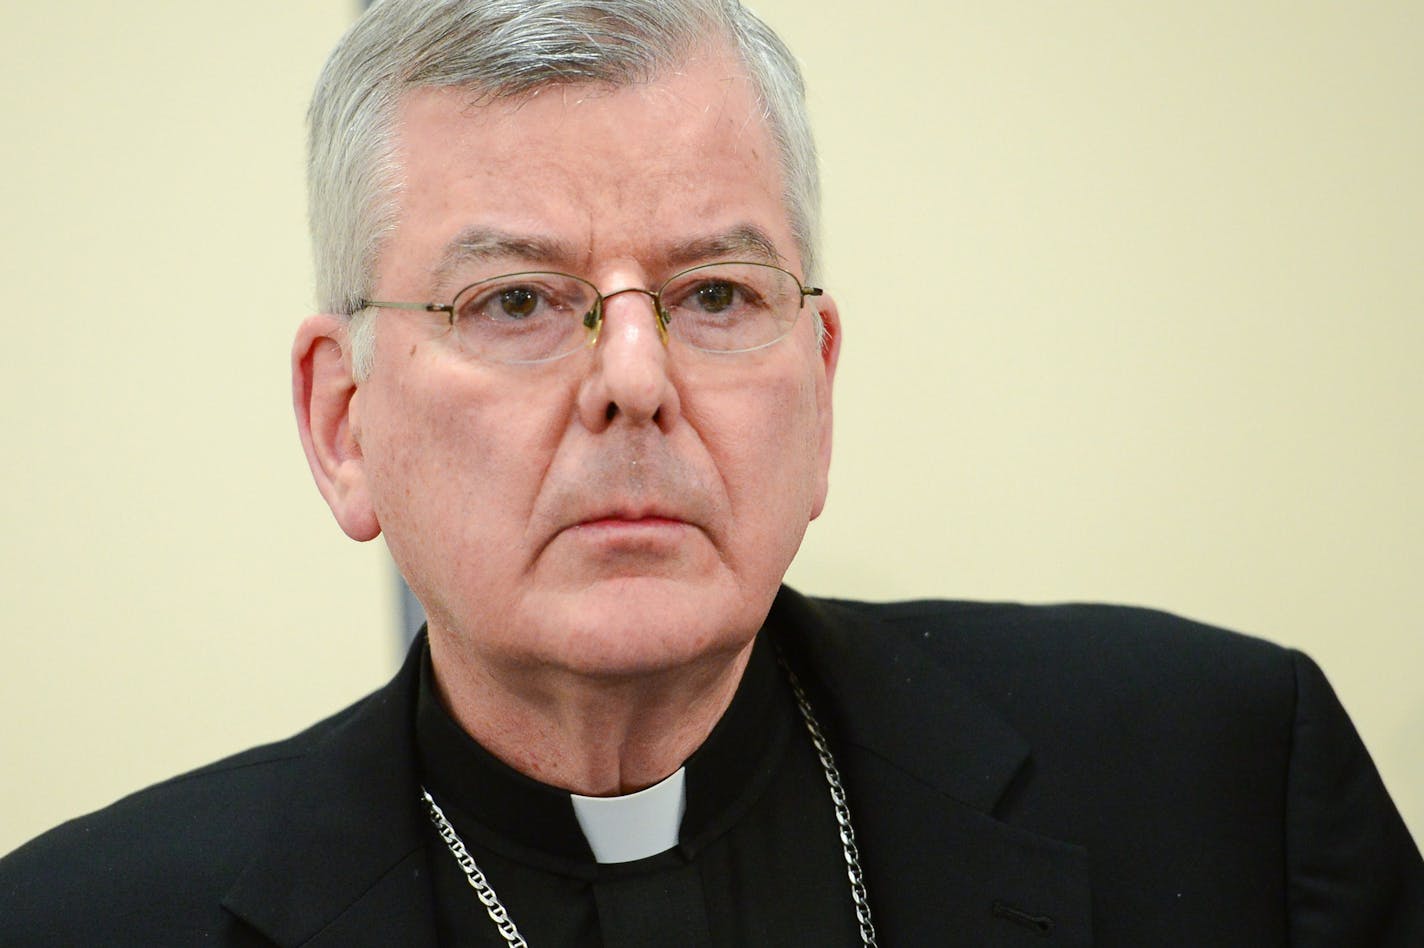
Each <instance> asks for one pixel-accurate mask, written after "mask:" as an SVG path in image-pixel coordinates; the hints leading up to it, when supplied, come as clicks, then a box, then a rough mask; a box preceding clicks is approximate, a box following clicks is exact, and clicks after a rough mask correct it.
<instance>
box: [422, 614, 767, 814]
mask: <svg viewBox="0 0 1424 948" xmlns="http://www.w3.org/2000/svg"><path fill="white" fill-rule="evenodd" d="M752 645H753V642H751V641H749V642H747V643H746V644H745V645H744V646H742V647H741V648H740V649H738V650H736V651H733V652H728V653H716V654H713V655H708V656H703V657H702V658H700V659H698V660H697V661H696V662H694V663H692V664H690V665H682V666H678V667H676V668H671V669H660V670H657V671H653V672H646V673H640V674H637V675H619V676H588V675H582V674H578V673H574V672H569V671H566V670H561V669H551V668H548V667H547V666H538V667H533V668H531V667H527V666H517V667H505V666H498V665H492V664H490V663H487V662H481V661H479V660H478V658H476V657H474V656H471V655H469V654H468V653H467V652H465V651H462V650H460V649H458V648H456V647H453V646H454V641H453V640H452V639H451V637H449V636H446V635H441V634H439V633H438V632H437V631H436V630H434V629H432V630H431V634H430V656H431V664H432V666H433V668H434V670H435V683H436V689H437V691H438V693H439V695H440V699H441V701H442V703H444V705H445V707H446V709H447V710H448V711H449V712H450V715H451V716H452V717H453V718H454V719H455V720H456V721H457V722H458V723H459V724H460V726H461V727H462V728H463V729H464V730H465V732H466V733H468V734H469V735H470V736H471V737H473V738H474V739H475V740H477V741H479V743H480V744H481V745H482V746H483V747H484V748H485V750H487V751H489V752H490V753H491V754H493V755H494V756H496V757H498V758H499V759H500V760H502V761H504V763H506V764H508V765H509V766H510V767H513V768H514V769H515V770H518V771H519V772H520V773H523V774H524V775H525V776H528V777H532V778H533V779H535V780H538V781H540V782H541V783H545V784H549V785H551V786H555V787H562V788H564V789H566V790H571V791H573V792H575V793H579V794H583V795H585V796H613V795H617V794H624V793H633V792H635V791H638V790H642V789H644V788H646V787H649V786H651V785H653V784H655V783H657V782H658V781H660V780H662V779H664V778H665V777H667V776H668V775H669V774H671V773H672V772H673V771H675V770H677V768H678V767H680V766H682V763H683V761H685V760H686V759H687V758H688V757H690V756H691V755H692V753H693V752H694V751H695V750H697V748H698V747H700V746H701V745H702V743H703V741H705V740H706V739H707V735H708V734H710V733H711V731H712V728H713V727H714V726H715V725H716V724H717V722H718V720H720V719H721V717H722V714H723V712H725V711H726V710H727V706H728V705H729V704H730V703H731V701H732V696H733V695H734V694H735V693H736V690H737V685H738V684H739V683H740V682H741V679H742V673H743V671H744V670H745V669H746V665H747V659H748V658H749V657H750V656H751V650H752Z"/></svg>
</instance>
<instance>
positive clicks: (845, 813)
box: [420, 662, 876, 948]
mask: <svg viewBox="0 0 1424 948" xmlns="http://www.w3.org/2000/svg"><path fill="white" fill-rule="evenodd" d="M781 666H782V668H784V669H785V670H786V677H787V679H788V680H789V681H790V682H791V690H792V692H793V693H794V694H795V695H796V707H797V708H798V709H800V711H801V719H802V720H803V721H805V722H806V730H807V731H808V732H809V733H810V735H811V743H812V744H813V745H815V748H816V756H817V757H818V758H820V761H821V770H822V772H823V773H824V774H825V775H826V785H827V786H828V787H830V790H831V803H832V804H833V805H834V806H835V810H836V825H837V826H838V827H839V828H840V837H841V852H842V853H844V854H845V861H846V875H847V877H848V878H849V879H850V898H851V901H852V902H854V903H855V918H856V921H857V922H859V923H860V943H861V944H862V945H865V946H866V948H876V944H875V925H874V924H873V923H872V922H871V920H870V902H869V900H868V899H867V898H866V894H865V876H864V874H863V873H862V872H861V869H860V851H859V850H858V849H856V847H855V828H854V827H852V826H851V824H850V807H848V806H847V805H846V794H845V787H843V786H842V785H841V773H840V771H839V770H837V769H836V759H835V758H834V757H833V756H831V748H830V745H829V744H827V743H826V736H825V734H823V733H822V732H821V724H820V722H819V721H817V720H816V715H815V714H813V713H812V712H811V702H810V701H808V700H807V698H806V692H805V691H804V690H802V688H801V682H800V680H799V679H798V678H797V677H796V673H795V672H793V671H792V670H791V669H790V668H789V667H787V665H786V663H785V662H782V663H781ZM420 796H421V799H423V800H424V801H425V806H426V808H427V809H428V810H429V811H430V822H432V823H434V824H435V829H436V830H437V831H438V832H439V833H440V838H441V839H442V840H444V841H445V845H446V846H448V847H449V849H450V853H451V855H453V856H454V857H455V861H456V862H457V863H459V864H460V869H461V870H462V871H463V872H464V873H465V881H466V882H468V883H469V884H470V888H472V889H474V890H475V895H476V897H478V898H479V900H480V904H481V905H483V906H484V907H485V911H486V912H488V913H489V917H490V921H492V922H494V924H495V927H496V928H498V929H499V933H500V935H501V936H502V937H503V938H504V940H505V942H506V943H507V944H509V945H510V946H511V948H529V943H528V942H527V941H525V940H524V936H523V935H521V934H519V929H518V928H517V927H516V926H515V924H514V919H512V918H510V917H509V910H508V909H506V908H505V907H504V903H503V902H501V901H500V900H499V896H497V895H495V894H494V887H493V886H491V885H490V884H489V880H488V879H486V878H485V874H484V873H483V872H482V871H481V870H480V867H479V865H478V864H476V862H475V858H474V857H473V856H471V855H470V852H469V850H468V849H466V848H465V843H464V841H463V840H462V839H460V834H459V833H456V832H455V827H453V826H451V825H450V821H449V820H448V819H446V818H445V811H444V810H441V809H440V805H439V804H438V803H436V802H435V798H434V797H432V796H431V795H430V791H429V790H427V789H425V788H424V787H421V788H420Z"/></svg>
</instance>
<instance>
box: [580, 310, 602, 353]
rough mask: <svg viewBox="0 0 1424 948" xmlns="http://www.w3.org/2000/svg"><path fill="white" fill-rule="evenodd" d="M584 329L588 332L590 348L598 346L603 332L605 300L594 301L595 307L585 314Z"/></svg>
mask: <svg viewBox="0 0 1424 948" xmlns="http://www.w3.org/2000/svg"><path fill="white" fill-rule="evenodd" d="M583 328H584V329H587V330H588V344H589V346H590V347H592V346H596V345H598V336H599V334H600V333H602V332H603V300H594V301H593V307H592V308H591V309H589V311H588V312H586V313H584V314H583Z"/></svg>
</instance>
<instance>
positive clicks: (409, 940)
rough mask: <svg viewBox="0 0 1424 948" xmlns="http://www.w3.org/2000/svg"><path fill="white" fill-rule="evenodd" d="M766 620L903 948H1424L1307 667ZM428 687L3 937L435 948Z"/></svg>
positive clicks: (395, 689) (783, 601) (197, 809)
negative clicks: (830, 749) (823, 736)
mask: <svg viewBox="0 0 1424 948" xmlns="http://www.w3.org/2000/svg"><path fill="white" fill-rule="evenodd" d="M768 627H769V629H771V630H772V632H773V634H774V635H775V636H776V637H777V638H778V640H779V641H780V643H781V646H782V650H783V652H784V654H785V656H786V658H787V660H788V662H789V663H790V664H791V665H792V666H793V668H795V669H796V671H797V672H798V675H799V676H800V677H801V679H802V681H803V683H804V684H805V685H806V688H807V690H808V692H809V693H810V696H811V700H812V702H813V704H814V705H815V707H816V709H817V713H818V715H819V716H820V717H821V718H822V721H823V723H824V724H825V725H826V726H827V729H828V730H829V731H830V732H831V740H832V743H833V745H834V750H835V754H836V757H837V760H838V762H839V764H840V768H841V771H842V774H843V777H844V779H845V783H846V788H847V793H848V797H849V804H850V807H851V811H852V816H853V820H854V822H855V825H856V830H857V833H858V836H859V840H860V848H861V857H862V861H863V865H864V867H865V873H866V881H867V885H868V887H869V892H870V900H871V904H872V908H873V911H874V913H875V922H876V925H877V927H878V929H879V934H880V944H881V945H883V946H886V948H904V946H939V945H964V946H976V948H978V946H998V945H1003V946H1010V945H1024V946H1050V945H1099V946H1130V948H1159V946H1173V945H1181V946H1193V948H1201V946H1212V948H1217V946H1236V945H1240V946H1249V948H1267V946H1274V945H1292V946H1401V948H1404V946H1409V948H1418V946H1421V945H1424V864H1421V861H1420V857H1419V851H1418V849H1417V848H1416V847H1415V845H1414V844H1413V842H1412V841H1411V839H1410V837H1409V834H1408V832H1407V831H1406V830H1405V828H1404V826H1403V824H1402V822H1401V821H1400V818H1399V815H1398V813H1397V812H1396V811H1395V809H1394V806H1393V805H1392V804H1391V802H1390V800H1389V798H1388V796H1387V795H1386V793H1385V790H1384V788H1383V786H1382V785H1381V783H1380V780H1379V777H1378V775H1377V774H1376V772H1375V769H1374V767H1373V765H1372V764H1371V762H1370V760H1369V757H1368V755H1367V754H1366V752H1365V749H1364V747H1363V746H1362V745H1361V743H1360V741H1359V739H1358V737H1357V736H1356V734H1355V732H1354V730H1353V728H1352V727H1351V725H1350V723H1349V720H1348V718H1347V717H1346V716H1345V713H1344V712H1343V710H1342V709H1341V708H1340V706H1339V704H1338V702H1337V701H1336V700H1335V697H1334V695H1333V694H1332V693H1331V691H1330V688H1329V686H1328V685H1327V684H1326V682H1325V679H1324V677H1323V676H1322V675H1321V674H1320V672H1319V670H1318V669H1317V668H1316V667H1315V666H1314V665H1313V664H1312V663H1311V662H1310V661H1309V660H1308V659H1307V658H1305V657H1304V656H1302V655H1300V654H1298V653H1294V652H1291V651H1287V650H1285V649H1281V648H1279V647H1276V646H1273V645H1270V644H1267V643H1265V642H1261V641H1257V640H1253V639H1248V638H1245V637H1242V636H1237V635H1233V634H1231V633H1227V632H1222V631H1220V630H1215V629H1210V628H1207V627H1204V626H1200V625H1196V624H1193V623H1189V622H1186V621H1184V620H1181V619H1176V618H1173V617H1170V616H1166V615H1163V614H1159V613H1153V612H1147V611H1143V610H1134V609H1122V608H1112V607H1102V606H1062V607H1052V608H1031V607H1020V606H1009V605H982V604H969V603H943V602H922V603H902V604H891V605H870V604H865V603H854V602H838V601H828V600H809V599H805V598H803V597H801V596H799V595H797V594H796V593H794V592H791V591H789V590H783V591H782V594H781V595H780V596H779V597H778V599H777V602H776V605H775V607H774V608H773V610H772V615H771V617H770V618H769V620H768ZM415 654H416V653H415V652H413V653H412V655H415ZM417 670H418V664H417V663H416V661H415V660H414V659H413V658H412V659H409V660H407V662H406V664H405V667H404V668H403V669H402V670H401V672H400V673H399V674H398V675H397V676H396V678H395V679H394V680H393V681H392V682H391V683H390V684H389V685H387V686H386V687H385V688H382V689H381V690H380V691H377V692H376V693H374V694H372V695H371V696H369V697H367V698H366V699H364V700H363V701H361V702H359V703H357V704H356V705H354V706H352V707H351V708H348V709H347V710H345V711H343V712H341V713H340V714H338V715H336V716H334V717H332V718H330V719H328V720H326V721H323V722H321V723H320V724H317V725H316V726H314V727H312V728H311V729H309V730H307V731H305V732H303V733H301V734H299V735H297V736H296V737H293V738H291V739H289V740H286V741H283V742H281V743H278V744H273V745H269V746H266V747H260V748H257V749H254V750H251V751H248V752H246V753H243V754H239V755H237V756H235V757H232V758H229V759H227V760H224V761H221V762H219V763H216V764H213V765H211V766H209V767H206V768H203V769H201V770H198V771H195V772H193V773H190V774H187V775H185V776H182V777H177V778H175V779H173V780H170V781H167V782H166V783H162V784H159V785H157V786H155V787H152V788H149V789H147V790H144V791H142V792H140V793H138V794H135V795H133V796H131V797H128V798H126V799H124V800H121V801H119V802H118V803H116V804H114V805H113V806H111V807H109V808H108V809H106V810H102V811H100V812H99V813H96V814H93V815H90V816H87V817H83V818H81V819H78V820H75V821H72V822H70V823H67V824H65V825H63V826H61V827H59V828H58V829H56V830H54V831H52V832H50V833H48V834H46V835H44V836H42V837H40V838H39V839H37V840H35V841H33V842H31V843H29V844H28V845H26V846H25V847H22V848H21V849H19V850H17V851H16V852H15V853H12V854H11V855H10V856H8V857H6V858H5V859H4V860H3V861H0V944H3V945H4V946H7V948H9V946H20V945H135V946H138V945H143V946H155V945H163V946H167V945H222V946H263V948H270V946H272V945H280V946H297V945H302V946H307V948H336V946H342V948H352V946H392V945H400V946H434V945H435V934H434V929H433V921H432V917H433V909H432V894H431V886H430V883H429V866H428V864H427V849H426V841H427V834H429V833H430V832H431V831H430V828H429V826H428V824H427V822H426V817H425V816H424V814H423V811H422V810H421V807H420V806H419V804H418V801H417V791H416V786H417V775H416V765H415V759H414V750H413V736H412V726H413V725H412V719H413V713H412V712H413V707H414V698H415V688H416V679H417ZM536 948H537V946H536Z"/></svg>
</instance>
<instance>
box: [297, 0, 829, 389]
mask: <svg viewBox="0 0 1424 948" xmlns="http://www.w3.org/2000/svg"><path fill="white" fill-rule="evenodd" d="M719 39H720V42H721V43H725V44H726V45H728V46H730V48H731V49H732V50H734V51H735V53H736V55H738V56H739V57H740V59H741V61H742V64H743V65H744V66H745V68H746V70H747V75H748V77H749V78H750V80H751V82H752V86H753V89H754V90H755V91H756V93H757V95H758V97H759V99H760V102H761V105H762V108H763V110H764V115H765V117H766V121H767V126H768V128H769V130H770V132H771V135H772V138H773V140H774V141H775V143H776V145H777V149H778V151H779V157H780V165H781V174H782V181H783V182H784V184H783V187H784V189H785V192H784V200H785V204H786V211H787V216H788V218H789V219H790V223H791V228H792V233H793V235H794V237H795V239H796V243H797V250H798V251H799V252H800V255H801V261H802V268H803V270H804V271H805V272H803V273H802V274H801V276H802V279H804V280H806V281H810V280H811V279H813V272H814V268H815V264H816V256H817V243H818V225H819V217H820V200H821V198H820V180H819V176H818V174H817V170H816V147H815V143H814V141H813V140H812V137H811V126H810V121H809V118H808V116H807V114H806V100H805V87H804V84H803V82H802V79H801V71H800V69H799V67H798V66H797V64H796V60H795V58H794V57H793V56H792V55H791V51H790V50H789V49H787V47H786V44H785V43H783V42H782V41H781V39H780V37H778V36H777V35H776V34H775V33H773V32H772V30H771V28H770V27H768V26H767V25H766V24H765V23H763V22H762V21H761V20H759V19H758V18H757V17H756V16H755V15H754V14H753V13H751V11H749V10H747V9H746V8H745V7H743V6H742V5H741V4H740V3H739V2H738V0H382V2H379V3H377V4H375V5H374V6H373V7H372V8H371V9H370V10H369V11H367V12H366V14H365V15H364V16H362V17H361V19H360V20H358V21H357V22H356V24H355V25H354V26H352V27H351V29H350V30H349V31H348V32H347V33H346V35H345V36H344V37H343V38H342V40H341V42H340V43H339V44H338V45H337V47H336V49H335V51H334V52H333V53H332V54H331V58H330V59H329V60H327V63H326V68H325V69H323V70H322V74H321V77H320V78H319V79H318V80H317V85H316V91H315V93H314V94H313V96H312V103H311V109H310V111H309V112H308V122H309V126H310V139H309V145H310V153H309V158H308V165H307V187H308V196H309V214H310V225H311V233H312V246H313V252H314V255H315V258H316V281H317V297H318V302H319V304H320V306H321V308H322V310H323V311H325V312H329V313H339V314H344V315H352V317H353V318H352V320H351V328H350V337H351V340H350V348H351V353H350V354H351V357H352V372H353V375H354V376H355V377H356V378H357V380H360V379H362V378H364V377H365V376H366V375H367V374H368V373H369V372H370V368H371V361H372V358H373V356H374V345H373V338H372V333H371V329H370V327H371V320H370V319H369V310H366V311H362V310H360V306H361V302H362V301H363V300H365V299H368V298H370V296H371V295H372V290H373V288H374V287H373V283H374V279H375V267H376V261H377V257H378V254H379V253H380V250H381V246H382V243H383V242H384V240H385V238H386V236H387V235H388V234H389V233H390V232H391V230H392V229H393V227H394V225H395V215H396V206H395V205H396V192H397V189H398V186H399V185H398V182H399V168H398V167H397V160H396V157H395V141H394V130H395V123H396V113H397V110H398V109H399V107H400V103H401V101H402V99H403V97H404V95H405V93H406V92H408V91H409V90H411V89H415V88H420V87H431V86H434V87H449V86H458V87H462V88H469V89H470V90H471V91H472V92H473V93H475V94H476V95H477V96H479V97H481V98H484V99H486V100H489V99H496V98H503V97H519V96H522V95H527V94H529V93H531V92H533V91H534V90H536V89H538V88H540V87H543V86H549V85H566V84H571V83H583V82H596V83H609V84H613V85H618V86H626V85H632V84H634V83H638V82H646V81H649V80H651V79H654V78H655V77H656V76H657V75H658V73H659V71H660V70H661V69H663V68H665V67H668V66H674V65H676V64H677V63H678V62H679V61H680V60H681V59H682V58H684V57H685V56H686V55H687V54H688V53H690V52H693V51H696V50H699V49H705V48H707V47H709V46H716V45H719Z"/></svg>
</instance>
